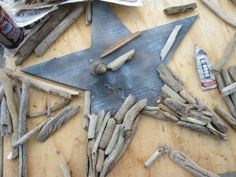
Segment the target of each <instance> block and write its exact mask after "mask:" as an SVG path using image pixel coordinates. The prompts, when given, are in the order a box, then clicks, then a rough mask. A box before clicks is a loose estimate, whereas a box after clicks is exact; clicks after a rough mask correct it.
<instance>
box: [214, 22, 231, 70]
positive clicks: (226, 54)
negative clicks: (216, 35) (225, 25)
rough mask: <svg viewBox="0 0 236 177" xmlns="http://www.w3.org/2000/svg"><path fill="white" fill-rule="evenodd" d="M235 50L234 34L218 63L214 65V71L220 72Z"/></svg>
mask: <svg viewBox="0 0 236 177" xmlns="http://www.w3.org/2000/svg"><path fill="white" fill-rule="evenodd" d="M235 27H236V19H235ZM235 48H236V33H235V34H234V37H233V39H231V40H230V42H229V44H228V45H227V47H226V48H225V51H224V54H223V56H222V58H221V59H220V62H219V63H218V64H216V66H215V67H214V69H215V70H216V71H220V70H221V69H222V68H223V66H224V65H225V64H226V63H227V62H228V61H229V59H230V58H231V55H232V53H233V52H234V49H235Z"/></svg>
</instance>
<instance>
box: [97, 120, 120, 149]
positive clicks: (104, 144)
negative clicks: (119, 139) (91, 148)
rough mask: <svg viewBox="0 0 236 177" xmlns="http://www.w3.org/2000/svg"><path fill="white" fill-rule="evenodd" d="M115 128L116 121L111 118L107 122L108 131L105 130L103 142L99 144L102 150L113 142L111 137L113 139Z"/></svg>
mask: <svg viewBox="0 0 236 177" xmlns="http://www.w3.org/2000/svg"><path fill="white" fill-rule="evenodd" d="M115 127H116V121H115V119H113V118H110V119H109V120H108V122H107V126H106V129H105V130H104V133H103V135H102V138H101V141H100V143H99V147H100V148H102V149H106V147H107V145H108V144H109V142H110V140H111V137H112V134H113V132H114V129H115Z"/></svg>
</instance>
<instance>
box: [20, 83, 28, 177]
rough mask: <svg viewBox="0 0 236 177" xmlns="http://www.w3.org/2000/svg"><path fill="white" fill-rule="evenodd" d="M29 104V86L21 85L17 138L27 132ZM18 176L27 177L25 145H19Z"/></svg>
mask: <svg viewBox="0 0 236 177" xmlns="http://www.w3.org/2000/svg"><path fill="white" fill-rule="evenodd" d="M28 104H29V85H28V83H26V82H23V83H22V94H21V100H20V110H19V130H18V131H19V137H22V136H24V134H25V133H26V130H27V122H26V117H27V112H28ZM19 176H20V177H27V154H26V145H25V144H21V145H20V146H19Z"/></svg>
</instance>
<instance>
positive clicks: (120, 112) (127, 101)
mask: <svg viewBox="0 0 236 177" xmlns="http://www.w3.org/2000/svg"><path fill="white" fill-rule="evenodd" d="M134 103H135V97H134V96H133V95H131V94H129V96H128V97H127V98H126V99H125V101H124V103H123V104H122V105H121V107H120V109H119V110H118V111H117V112H116V114H115V116H114V119H115V120H116V122H117V123H121V122H122V121H123V119H124V117H125V114H126V113H127V112H128V110H129V109H130V108H131V107H132V106H133V105H134Z"/></svg>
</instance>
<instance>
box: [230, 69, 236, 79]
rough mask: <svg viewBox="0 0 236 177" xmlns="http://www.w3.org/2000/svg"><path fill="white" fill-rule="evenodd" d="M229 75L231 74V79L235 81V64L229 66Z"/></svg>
mask: <svg viewBox="0 0 236 177" xmlns="http://www.w3.org/2000/svg"><path fill="white" fill-rule="evenodd" d="M229 75H230V76H231V78H232V79H233V81H234V82H236V66H230V67H229Z"/></svg>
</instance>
